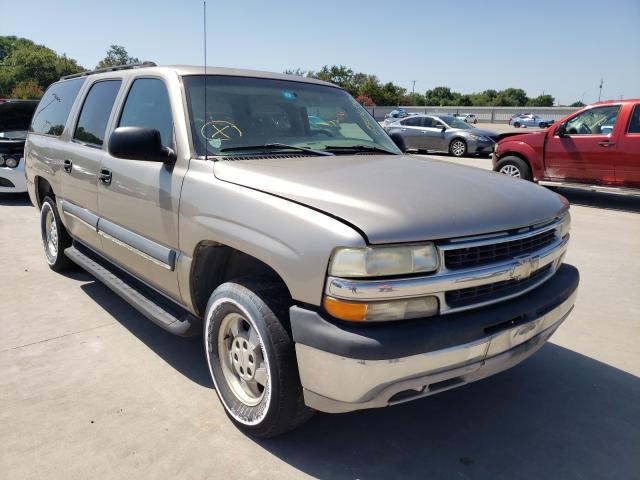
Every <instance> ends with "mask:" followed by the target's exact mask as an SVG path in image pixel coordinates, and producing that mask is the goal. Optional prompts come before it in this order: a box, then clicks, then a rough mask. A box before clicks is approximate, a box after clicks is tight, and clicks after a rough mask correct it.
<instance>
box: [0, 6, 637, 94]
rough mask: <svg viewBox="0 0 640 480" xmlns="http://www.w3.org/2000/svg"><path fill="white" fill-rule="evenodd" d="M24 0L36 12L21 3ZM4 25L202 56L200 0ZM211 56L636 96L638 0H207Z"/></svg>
mask: <svg viewBox="0 0 640 480" xmlns="http://www.w3.org/2000/svg"><path fill="white" fill-rule="evenodd" d="M27 5H28V9H27V10H28V11H25V10H26V9H25V7H26V6H27ZM1 10H2V14H1V15H0V35H17V36H20V37H25V38H28V39H31V40H33V41H34V42H36V43H39V44H43V45H45V46H47V47H49V48H51V49H53V50H55V51H56V52H58V53H60V54H62V53H66V54H67V56H69V57H71V58H75V59H76V60H78V62H79V63H80V64H81V65H83V66H85V67H88V68H93V67H95V65H96V64H97V63H98V61H99V60H100V59H101V58H103V57H104V56H105V54H106V51H107V49H108V48H109V45H111V44H118V45H123V46H125V47H126V49H127V50H128V52H129V54H130V55H131V56H134V57H138V58H140V59H141V60H152V61H155V62H156V63H157V64H159V65H160V64H165V65H168V64H192V65H202V64H203V62H204V51H203V29H202V27H203V20H202V0H181V1H164V0H156V1H150V0H142V1H136V0H128V1H123V0H109V1H104V0H102V1H100V2H97V1H92V0H55V1H51V0H50V1H41V0H30V1H29V2H26V3H25V2H20V1H11V0H2V9H1ZM207 31H208V34H207V44H208V55H207V63H208V64H209V65H216V66H223V67H238V68H251V69H257V70H267V71H275V72H281V71H283V70H285V69H296V68H302V69H305V70H309V69H311V70H318V69H320V68H321V67H322V66H323V65H326V64H329V65H331V64H342V65H346V66H348V67H350V68H352V69H353V70H355V71H361V72H364V73H371V74H375V75H377V76H378V77H379V78H380V79H381V80H382V81H384V82H387V81H393V82H394V83H396V84H399V85H401V86H403V87H405V88H407V90H409V91H411V89H412V87H413V80H415V81H416V82H415V90H416V91H418V92H422V93H424V92H425V91H426V90H427V89H430V88H433V87H435V86H440V85H443V86H448V87H450V88H452V89H453V90H455V91H460V92H462V93H471V92H477V91H482V90H486V89H489V88H493V89H496V90H500V89H503V88H507V87H517V88H523V89H524V90H525V91H526V92H527V94H528V95H529V96H530V97H535V96H538V95H541V94H542V93H547V94H551V95H553V96H554V97H555V98H556V101H557V102H560V103H563V104H568V103H571V102H574V101H576V100H582V101H584V102H585V103H590V102H594V101H597V99H598V85H599V83H600V79H601V78H602V79H604V86H603V88H602V99H603V100H604V99H618V98H620V97H621V96H622V97H623V98H638V97H640V52H639V47H640V0H606V1H605V0H582V1H576V0H533V1H528V2H514V1H506V0H505V1H503V0H496V1H491V0H486V1H482V0H475V1H471V0H456V1H451V0H434V1H431V0H421V1H419V0H402V1H395V2H394V1H390V0H386V1H377V0H376V1H373V0H369V1H364V0H313V1H312V0H298V1H292V0H289V1H287V0H266V1H265V0H263V1H254V0H235V1H229V0H225V1H221V0H208V1H207Z"/></svg>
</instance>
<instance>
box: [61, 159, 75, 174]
mask: <svg viewBox="0 0 640 480" xmlns="http://www.w3.org/2000/svg"><path fill="white" fill-rule="evenodd" d="M62 168H63V169H64V171H65V172H67V173H71V169H72V168H73V162H72V161H71V160H65V161H64V165H63V166H62Z"/></svg>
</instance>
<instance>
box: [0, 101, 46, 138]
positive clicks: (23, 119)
mask: <svg viewBox="0 0 640 480" xmlns="http://www.w3.org/2000/svg"><path fill="white" fill-rule="evenodd" d="M37 106H38V101H37V100H9V101H6V102H0V132H7V131H10V130H27V129H28V128H29V124H30V123H31V117H32V116H33V112H34V111H35V109H36V107H37Z"/></svg>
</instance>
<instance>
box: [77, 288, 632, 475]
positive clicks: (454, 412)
mask: <svg viewBox="0 0 640 480" xmlns="http://www.w3.org/2000/svg"><path fill="white" fill-rule="evenodd" d="M81 288H82V289H83V291H84V292H85V293H86V294H87V295H89V296H90V297H91V298H92V299H93V300H94V301H96V303H97V304H98V305H100V306H101V307H102V308H104V309H105V310H106V311H107V312H109V313H110V314H111V315H112V316H113V317H114V318H115V319H116V320H117V321H118V322H120V323H121V324H122V325H123V326H124V327H125V328H126V329H127V330H129V331H130V332H131V333H132V334H133V335H135V336H136V337H137V338H138V339H140V340H141V341H142V342H144V343H145V344H146V345H147V346H148V347H149V348H150V349H152V350H153V351H154V352H155V353H156V354H157V355H158V356H159V357H160V358H161V359H162V360H164V361H165V362H167V363H168V364H169V365H171V366H172V367H173V368H174V369H175V370H176V371H178V372H180V373H181V374H182V375H184V376H185V377H187V378H189V379H190V380H192V381H194V382H196V383H197V384H199V385H202V386H205V387H209V388H213V382H212V381H211V379H210V378H209V373H208V370H207V367H206V359H205V355H204V351H203V348H202V339H201V338H200V337H196V338H180V337H176V336H174V335H171V334H170V333H168V332H165V331H164V330H162V329H161V328H159V327H157V326H155V325H154V324H152V323H151V322H149V321H148V320H146V319H145V318H144V317H143V316H142V315H140V314H139V313H138V312H137V311H136V310H134V309H133V308H132V307H130V306H129V305H128V304H127V303H125V302H124V301H123V300H121V299H120V298H119V297H118V296H116V295H115V294H114V293H112V292H111V291H110V290H109V289H108V288H107V287H105V286H104V285H102V284H101V283H99V282H97V281H93V282H89V283H85V284H83V285H82V286H81ZM254 441H255V442H256V443H257V444H258V445H260V446H261V447H262V448H264V449H265V450H267V451H269V452H270V453H271V454H273V455H275V456H276V457H278V458H279V459H281V460H282V461H284V462H286V463H288V464H290V465H291V466H293V467H295V468H297V469H298V470H300V471H301V472H304V473H306V474H308V475H311V476H313V477H317V478H331V479H342V478H344V479H353V478H360V479H365V478H367V479H368V478H384V479H387V478H445V479H449V478H481V479H485V478H486V479H500V478H504V479H513V478H527V479H528V478H532V479H533V478H536V479H537V478H568V479H571V478H576V479H582V478H638V475H639V474H640V460H639V459H640V378H638V377H636V376H634V375H631V374H629V373H626V372H624V371H622V370H619V369H616V368H614V367H611V366H609V365H606V364H604V363H601V362H598V361H597V360H594V359H592V358H589V357H586V356H584V355H581V354H579V353H576V352H573V351H571V350H567V349H565V348H562V347H560V346H557V345H554V344H552V343H550V344H548V345H546V346H545V347H543V348H542V349H541V350H540V351H539V352H538V353H537V354H536V355H534V356H533V357H532V358H531V359H529V360H527V361H525V362H524V363H522V364H520V365H518V366H517V367H515V368H513V369H511V370H509V371H506V372H504V373H501V374H499V375H497V376H494V377H491V378H488V379H485V380H483V381H480V382H477V383H474V384H471V385H467V386H464V387H461V388H458V389H454V390H451V391H448V392H443V393H441V394H438V395H434V396H432V397H428V398H425V399H421V400H417V401H415V402H410V403H407V404H403V405H398V406H395V407H390V408H385V409H377V410H366V411H361V412H353V413H347V414H341V415H328V414H322V413H318V414H316V415H315V416H314V417H313V418H312V419H311V420H310V422H309V423H307V424H306V425H303V426H302V427H300V428H299V429H298V430H295V431H293V432H291V433H289V434H286V435H283V436H281V437H277V438H273V439H266V440H262V439H260V440H254Z"/></svg>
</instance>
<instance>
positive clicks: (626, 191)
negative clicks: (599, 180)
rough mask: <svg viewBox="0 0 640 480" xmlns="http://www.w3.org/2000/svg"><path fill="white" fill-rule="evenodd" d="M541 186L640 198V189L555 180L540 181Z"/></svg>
mask: <svg viewBox="0 0 640 480" xmlns="http://www.w3.org/2000/svg"><path fill="white" fill-rule="evenodd" d="M538 184H539V185H542V186H544V187H562V188H576V189H579V190H588V191H590V192H600V193H612V194H614V195H631V196H634V197H638V196H640V189H638V188H629V187H607V186H604V185H589V184H587V183H570V182H554V181H553V180H540V181H539V182H538Z"/></svg>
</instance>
